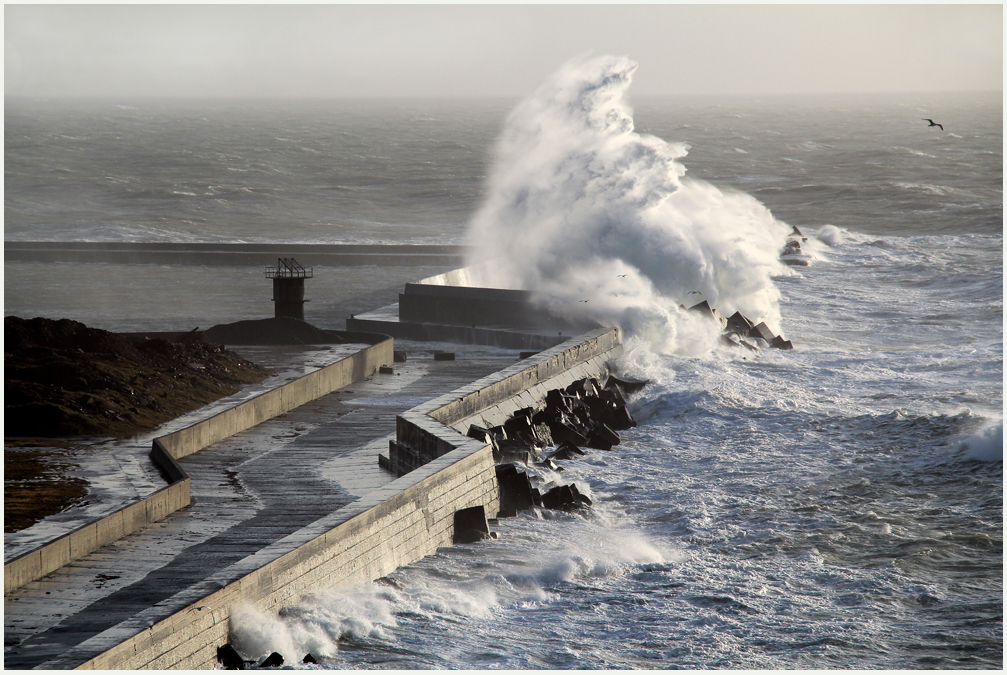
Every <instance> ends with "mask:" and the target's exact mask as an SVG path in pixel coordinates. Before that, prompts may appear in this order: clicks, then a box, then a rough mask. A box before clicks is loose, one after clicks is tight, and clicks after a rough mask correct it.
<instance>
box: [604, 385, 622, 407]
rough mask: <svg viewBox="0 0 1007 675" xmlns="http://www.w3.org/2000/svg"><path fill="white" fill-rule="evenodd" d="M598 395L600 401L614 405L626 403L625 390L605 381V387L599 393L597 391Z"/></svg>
mask: <svg viewBox="0 0 1007 675" xmlns="http://www.w3.org/2000/svg"><path fill="white" fill-rule="evenodd" d="M598 396H599V397H600V398H601V400H602V401H608V402H609V403H612V404H614V405H616V406H624V405H626V392H624V391H623V390H622V387H620V386H619V385H617V384H613V385H612V386H609V385H608V384H607V383H606V385H605V388H604V389H602V390H601V393H599V394H598Z"/></svg>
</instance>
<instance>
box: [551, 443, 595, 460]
mask: <svg viewBox="0 0 1007 675" xmlns="http://www.w3.org/2000/svg"><path fill="white" fill-rule="evenodd" d="M585 454H587V453H585V452H584V451H583V450H581V449H580V448H578V447H577V446H576V445H574V444H573V443H571V442H569V441H564V442H562V443H560V444H559V445H558V446H556V450H555V452H553V453H552V454H551V455H549V459H574V458H575V457H579V456H583V455H585Z"/></svg>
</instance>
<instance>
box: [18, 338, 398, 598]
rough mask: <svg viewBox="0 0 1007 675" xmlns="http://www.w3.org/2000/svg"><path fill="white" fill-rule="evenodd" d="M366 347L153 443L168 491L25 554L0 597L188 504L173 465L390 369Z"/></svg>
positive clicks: (381, 351)
mask: <svg viewBox="0 0 1007 675" xmlns="http://www.w3.org/2000/svg"><path fill="white" fill-rule="evenodd" d="M352 337H353V339H354V340H360V341H362V342H372V343H373V344H372V345H371V346H370V347H367V348H365V349H363V350H360V351H359V352H357V353H356V354H353V355H352V356H349V357H347V358H344V359H341V360H339V361H337V362H336V363H333V364H330V365H329V366H326V367H325V368H322V369H320V370H317V371H315V372H313V373H309V374H307V375H305V376H303V377H300V378H298V379H297V380H295V381H293V382H288V383H286V384H283V385H281V386H279V387H277V388H275V389H271V390H269V391H266V392H264V393H262V394H260V395H258V396H256V397H254V398H252V399H250V400H248V401H245V402H243V403H240V404H238V405H236V406H234V407H231V408H228V409H226V410H224V411H222V412H220V413H218V414H216V415H213V416H212V417H210V418H208V419H205V420H202V421H200V422H197V423H195V424H193V425H190V426H188V427H185V428H183V429H180V430H178V431H176V432H173V433H170V434H167V435H165V436H161V437H159V438H155V439H154V441H153V443H152V446H153V447H152V449H151V460H152V461H153V462H154V464H155V465H157V466H158V467H159V468H160V469H161V471H162V472H163V473H164V476H165V478H166V479H167V480H168V483H169V484H168V486H167V487H164V488H162V489H160V490H158V491H156V492H155V493H153V494H151V495H149V496H148V497H146V498H144V499H142V500H140V501H138V502H135V503H133V504H129V505H127V506H125V507H123V508H121V509H118V510H117V511H115V512H113V513H112V514H110V515H108V516H106V517H104V518H101V519H99V520H96V521H93V522H90V523H87V524H86V525H83V526H81V527H79V528H77V529H76V530H74V531H72V532H69V533H67V534H66V535H63V536H61V537H58V538H57V539H55V540H53V541H50V542H48V543H47V544H45V545H43V546H40V547H38V548H36V549H34V550H32V551H28V552H26V553H24V554H22V555H20V556H18V557H16V558H14V559H13V560H11V561H9V562H5V564H4V593H5V594H6V593H9V592H11V591H13V590H15V589H18V588H21V587H22V586H24V585H25V584H27V583H29V582H31V581H34V580H36V579H40V578H42V577H43V576H45V575H46V574H49V573H51V572H53V571H55V570H57V569H59V568H60V567H63V566H64V565H66V564H67V563H69V562H70V561H72V560H76V559H79V558H81V557H83V556H85V555H87V554H89V553H91V552H92V551H95V550H97V549H98V548H100V547H102V546H105V545H107V544H110V543H112V542H113V541H116V540H118V539H121V538H122V537H124V536H126V535H128V534H130V533H131V532H136V531H137V530H140V529H142V528H144V527H146V526H148V525H150V524H151V523H155V522H157V521H160V520H163V519H164V518H165V517H167V516H168V515H169V514H171V513H174V512H175V511H177V510H179V509H181V508H184V507H185V506H188V504H189V503H190V481H189V477H188V476H187V475H186V473H185V471H184V470H182V468H181V467H180V466H179V465H178V463H177V462H176V461H175V460H176V459H179V458H181V457H185V456H187V455H190V454H192V453H195V452H198V451H199V450H202V449H203V448H206V447H208V446H209V445H212V444H213V443H215V442H217V441H219V440H222V439H224V438H227V437H228V436H232V435H234V434H236V433H238V432H239V431H242V430H244V429H247V428H249V427H252V426H255V425H257V424H260V423H262V422H264V421H265V420H268V419H271V418H273V417H276V416H277V415H280V414H282V413H284V412H286V411H288V410H291V409H293V408H296V407H297V406H300V405H303V404H304V403H307V402H308V401H311V400H314V399H316V398H318V397H319V396H324V395H325V394H328V393H329V392H332V391H335V390H336V389H339V388H341V387H344V386H346V385H347V384H350V383H352V382H355V381H357V380H360V379H362V378H364V377H366V376H368V375H371V374H373V373H374V372H376V371H377V369H378V368H379V367H381V366H383V365H386V364H389V363H392V360H393V356H392V351H393V350H392V340H390V339H387V338H385V337H383V336H379V335H374V334H369V335H368V334H360V333H354V334H352Z"/></svg>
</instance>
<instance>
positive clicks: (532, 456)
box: [493, 438, 539, 465]
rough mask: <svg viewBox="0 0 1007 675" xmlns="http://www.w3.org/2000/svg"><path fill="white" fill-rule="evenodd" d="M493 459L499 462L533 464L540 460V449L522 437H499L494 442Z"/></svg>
mask: <svg viewBox="0 0 1007 675" xmlns="http://www.w3.org/2000/svg"><path fill="white" fill-rule="evenodd" d="M493 449H494V453H493V454H494V456H493V459H494V461H496V462H497V463H499V464H507V463H513V462H516V463H518V464H525V465H528V464H531V463H532V462H534V461H536V460H538V458H539V457H538V454H539V453H538V449H537V448H536V447H535V446H533V445H531V444H530V443H528V442H527V441H525V440H522V439H516V438H498V439H496V441H495V443H494V444H493Z"/></svg>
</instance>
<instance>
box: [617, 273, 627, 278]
mask: <svg viewBox="0 0 1007 675" xmlns="http://www.w3.org/2000/svg"><path fill="white" fill-rule="evenodd" d="M616 276H617V277H619V278H620V279H622V278H623V277H625V276H626V275H625V274H617V275H616Z"/></svg>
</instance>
